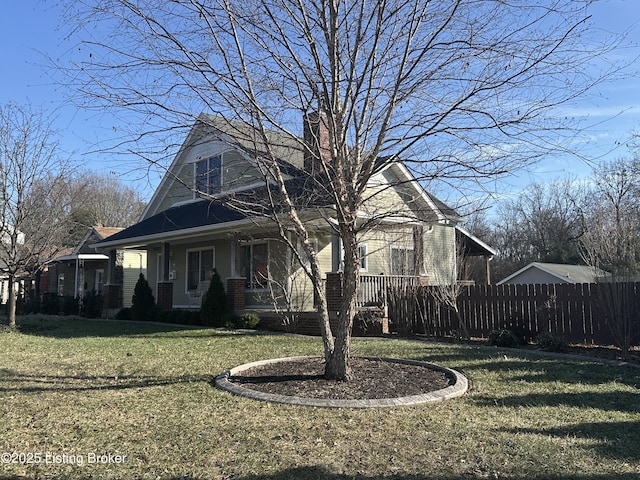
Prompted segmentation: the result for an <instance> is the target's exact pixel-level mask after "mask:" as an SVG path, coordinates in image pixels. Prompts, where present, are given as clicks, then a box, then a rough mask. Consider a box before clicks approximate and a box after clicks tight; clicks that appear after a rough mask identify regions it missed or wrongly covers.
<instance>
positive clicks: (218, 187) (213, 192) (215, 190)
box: [193, 152, 224, 198]
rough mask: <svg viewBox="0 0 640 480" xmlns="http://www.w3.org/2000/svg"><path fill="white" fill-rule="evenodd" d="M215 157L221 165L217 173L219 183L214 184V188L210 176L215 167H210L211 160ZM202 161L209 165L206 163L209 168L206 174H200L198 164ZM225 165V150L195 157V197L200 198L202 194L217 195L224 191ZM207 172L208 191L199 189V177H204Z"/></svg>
mask: <svg viewBox="0 0 640 480" xmlns="http://www.w3.org/2000/svg"><path fill="white" fill-rule="evenodd" d="M214 158H218V159H219V162H220V166H219V167H218V169H219V173H218V175H217V176H218V178H219V180H218V185H215V186H213V187H214V188H212V183H211V178H210V176H211V172H212V171H213V169H212V168H211V167H210V165H209V162H210V161H211V160H212V159H214ZM202 162H207V165H206V168H207V170H206V172H205V173H204V174H198V165H199V164H201V163H202ZM223 165H224V152H220V153H217V154H215V155H202V156H200V157H198V158H196V159H195V161H194V162H193V196H194V198H198V197H199V196H200V195H217V194H219V193H220V192H221V191H222V184H223V178H222V177H223ZM205 174H206V176H207V178H206V184H205V186H206V191H204V190H199V189H198V185H199V183H200V182H199V177H200V176H202V177H203V178H204V175H205Z"/></svg>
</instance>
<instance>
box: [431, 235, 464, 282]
mask: <svg viewBox="0 0 640 480" xmlns="http://www.w3.org/2000/svg"><path fill="white" fill-rule="evenodd" d="M424 252H425V254H424V261H425V269H426V273H427V275H428V276H429V283H431V284H432V285H442V284H448V283H452V282H454V281H455V279H456V276H457V271H456V251H455V229H454V228H453V227H449V226H445V225H433V226H432V227H431V228H430V229H425V232H424Z"/></svg>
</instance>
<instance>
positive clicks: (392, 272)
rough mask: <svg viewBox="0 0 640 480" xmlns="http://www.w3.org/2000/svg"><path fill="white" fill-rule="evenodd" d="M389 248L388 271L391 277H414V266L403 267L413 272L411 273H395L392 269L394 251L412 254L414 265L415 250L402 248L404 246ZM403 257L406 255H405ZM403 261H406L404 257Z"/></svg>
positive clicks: (408, 247)
mask: <svg viewBox="0 0 640 480" xmlns="http://www.w3.org/2000/svg"><path fill="white" fill-rule="evenodd" d="M389 248H390V250H389V270H390V272H391V275H399V276H405V275H406V276H415V275H416V273H415V264H412V265H405V266H406V267H408V268H409V269H410V270H411V271H413V273H396V272H394V269H393V252H394V250H396V251H400V250H402V251H404V252H412V253H413V255H414V257H413V259H414V263H415V248H413V247H410V246H404V245H393V246H391V247H389ZM405 255H406V253H405ZM405 260H406V257H405Z"/></svg>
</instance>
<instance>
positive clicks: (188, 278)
mask: <svg viewBox="0 0 640 480" xmlns="http://www.w3.org/2000/svg"><path fill="white" fill-rule="evenodd" d="M321 124H322V122H317V123H315V124H309V123H307V124H305V125H304V131H305V139H292V138H290V137H284V136H282V135H279V134H277V133H273V134H272V135H271V138H270V139H269V141H270V144H271V145H272V147H273V148H274V149H275V150H276V151H277V152H278V156H279V158H280V159H281V162H280V163H281V169H282V171H283V172H284V175H285V181H286V182H288V184H289V185H290V186H291V187H292V191H294V195H298V196H299V197H298V198H300V197H306V198H307V200H308V204H307V205H306V208H303V209H301V210H300V216H301V219H302V220H303V221H304V223H305V225H306V226H307V228H308V229H309V231H310V232H311V236H312V238H311V242H312V243H313V245H314V247H315V249H316V251H317V254H318V258H319V263H320V266H321V268H322V271H323V274H325V275H327V282H329V281H330V280H329V275H330V274H332V273H336V272H340V271H341V268H342V265H341V262H342V256H341V251H342V250H341V240H340V238H339V237H338V236H337V234H336V233H335V232H336V230H335V229H334V228H332V226H333V224H334V223H333V222H332V219H331V218H332V216H333V211H334V208H333V206H332V205H330V204H329V202H327V201H326V200H325V199H323V198H322V196H321V195H315V194H314V192H310V191H307V190H305V188H306V185H307V180H309V179H310V178H311V176H312V175H314V172H313V163H312V162H311V161H309V157H308V154H307V157H306V158H305V152H307V151H308V150H309V149H316V151H317V149H318V147H317V146H314V145H313V141H312V140H310V139H315V138H323V133H322V132H321V131H318V130H317V129H319V128H322V127H321ZM319 125H320V126H319ZM314 128H315V129H316V130H313V129H314ZM309 131H312V134H311V135H309V134H308V132H309ZM254 136H255V135H254ZM250 137H251V132H249V131H248V130H247V128H246V127H243V126H241V125H239V124H233V123H228V122H224V121H222V120H220V119H218V118H215V117H211V116H208V115H202V116H201V117H200V118H199V119H198V121H197V122H196V124H195V125H194V126H193V128H192V129H191V131H190V133H189V135H188V136H187V138H186V140H185V142H184V143H183V145H182V147H181V148H180V150H179V152H178V153H177V155H176V157H175V158H174V160H173V162H172V164H171V166H170V167H169V169H168V171H167V173H166V175H165V177H164V178H163V180H162V181H161V183H160V185H159V186H158V188H157V190H156V191H155V193H154V195H153V197H152V199H151V201H150V202H149V204H148V206H147V209H146V211H145V213H144V214H143V217H142V219H141V221H140V222H139V223H137V224H135V225H132V226H131V227H129V228H127V229H125V230H123V231H121V232H118V233H116V234H114V235H112V236H111V237H109V238H107V239H105V240H102V241H100V242H99V243H98V244H97V246H98V247H100V249H104V250H108V249H125V251H126V250H127V249H142V250H145V251H146V252H147V253H148V256H147V259H148V270H147V271H148V280H149V283H150V285H151V286H152V288H153V290H154V295H155V297H156V300H157V302H158V304H160V305H162V306H163V307H165V308H199V306H200V302H201V299H202V295H203V293H204V292H205V291H206V289H207V288H208V285H209V280H210V278H211V275H212V270H213V269H214V268H215V269H217V271H218V273H219V274H220V276H221V277H222V279H223V281H224V282H225V284H226V288H227V295H228V297H229V299H230V302H231V307H232V309H234V310H235V311H241V310H245V309H251V308H263V309H264V308H271V307H272V306H273V304H274V303H273V302H274V299H275V301H276V302H277V303H278V304H280V306H284V307H285V308H290V309H293V310H296V311H310V310H313V307H314V296H313V293H312V290H311V286H310V282H309V280H308V279H307V278H306V277H305V276H304V275H303V274H302V272H301V269H300V268H299V267H297V266H296V264H295V262H294V260H293V258H292V257H293V255H292V254H291V252H290V251H288V250H287V247H286V246H285V245H284V243H283V242H282V240H280V239H279V238H280V237H279V236H278V231H277V229H276V226H275V224H274V223H273V222H272V221H270V220H269V219H268V218H264V217H256V216H251V215H249V214H247V213H243V212H241V211H238V210H237V209H234V208H231V206H230V203H229V202H231V201H235V200H237V199H238V198H244V199H245V200H249V199H252V200H255V201H256V203H259V201H260V199H261V198H264V197H265V196H266V194H267V192H269V193H274V192H273V191H272V190H267V188H268V187H266V186H265V185H266V183H265V179H264V176H263V175H261V172H260V170H259V168H258V165H257V163H256V161H255V158H256V155H260V151H256V147H255V145H254V144H253V142H251V141H250V140H249V138H250ZM309 183H311V182H309ZM195 190H198V191H201V192H205V193H207V194H208V197H209V199H203V198H200V197H198V196H197V195H196V194H194V191H195ZM367 193H368V197H369V198H370V199H371V200H369V201H368V202H367V204H365V206H364V208H363V211H362V212H361V215H362V218H363V220H364V219H369V220H371V219H372V218H379V220H376V222H377V223H376V225H378V226H377V227H376V228H375V229H374V230H372V231H371V232H370V233H368V234H367V235H366V236H365V237H363V238H361V239H360V241H361V243H360V253H361V260H360V262H361V287H360V295H359V298H358V303H359V305H367V304H369V305H371V304H375V303H376V302H378V301H379V300H380V299H379V298H378V297H379V295H380V292H381V291H384V286H386V285H388V284H389V282H396V283H418V282H421V283H431V284H434V283H448V282H453V281H455V280H456V276H457V273H458V272H457V271H456V235H457V234H458V235H460V234H462V235H463V236H464V237H465V239H466V242H467V243H469V244H474V245H475V247H476V248H475V250H474V251H477V252H479V251H482V252H484V253H483V254H486V255H489V256H490V255H492V254H493V253H495V252H493V251H492V250H486V249H484V244H482V243H480V244H478V243H477V242H476V239H474V238H473V237H472V236H469V235H466V234H465V232H464V230H456V228H455V227H456V225H458V224H459V223H460V222H461V221H462V220H463V219H462V218H461V217H460V216H459V215H458V214H457V213H456V212H455V211H454V210H453V209H451V208H449V207H448V206H447V205H445V204H444V203H442V202H441V201H439V200H438V199H437V198H435V197H434V196H433V195H431V194H429V193H428V192H426V191H425V190H424V189H423V188H422V187H421V185H420V184H419V182H417V181H416V180H415V178H414V177H413V176H412V175H411V173H410V172H409V170H408V169H407V168H406V167H405V166H404V165H403V164H402V163H401V162H396V163H393V164H391V165H389V166H387V167H386V168H384V169H381V170H380V171H379V172H378V173H376V174H375V176H374V177H373V178H372V179H371V181H370V188H369V192H367ZM276 194H277V192H276ZM211 198H213V199H214V200H213V201H212V200H211ZM385 212H386V213H387V214H385V215H381V213H385ZM291 239H292V240H294V237H293V235H292V236H291ZM331 278H332V279H335V276H334V277H331ZM332 281H333V280H332ZM274 293H275V294H274Z"/></svg>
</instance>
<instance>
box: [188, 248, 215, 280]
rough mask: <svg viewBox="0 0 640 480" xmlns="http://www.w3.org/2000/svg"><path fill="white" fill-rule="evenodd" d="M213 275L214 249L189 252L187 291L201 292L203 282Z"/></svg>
mask: <svg viewBox="0 0 640 480" xmlns="http://www.w3.org/2000/svg"><path fill="white" fill-rule="evenodd" d="M212 275H213V249H212V248H210V249H206V250H190V251H188V252H187V290H199V288H198V287H199V286H200V284H201V282H208V281H210V280H211V276H212Z"/></svg>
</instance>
